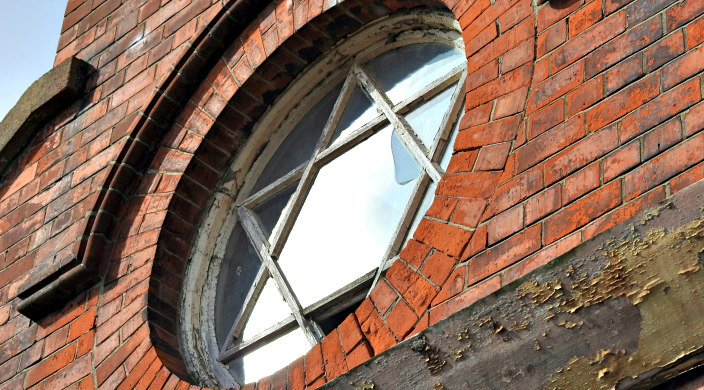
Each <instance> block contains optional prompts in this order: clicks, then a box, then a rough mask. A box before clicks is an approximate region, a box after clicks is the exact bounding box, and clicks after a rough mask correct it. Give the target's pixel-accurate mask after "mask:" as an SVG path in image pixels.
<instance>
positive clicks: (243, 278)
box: [215, 223, 262, 345]
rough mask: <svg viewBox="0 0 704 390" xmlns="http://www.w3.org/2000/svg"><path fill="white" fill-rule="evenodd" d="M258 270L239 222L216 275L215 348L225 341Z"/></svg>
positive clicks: (255, 258) (256, 258)
mask: <svg viewBox="0 0 704 390" xmlns="http://www.w3.org/2000/svg"><path fill="white" fill-rule="evenodd" d="M260 267H262V264H261V261H260V260H259V256H258V255H257V253H256V251H255V250H254V248H252V246H251V245H250V244H249V240H248V239H247V236H246V234H245V232H244V230H243V229H242V226H240V224H239V223H238V224H237V225H236V226H235V228H234V229H233V230H232V234H230V239H229V241H228V244H227V248H226V249H225V257H224V258H223V261H222V266H221V268H220V272H219V274H218V285H217V291H216V294H215V336H216V340H217V342H218V345H223V343H224V342H225V338H226V337H227V334H228V332H229V331H230V328H232V324H234V323H235V319H236V318H237V315H238V314H239V312H238V311H239V309H240V308H241V307H242V306H243V305H244V300H245V298H246V297H247V293H248V292H249V288H250V286H251V285H252V284H253V283H254V279H255V278H256V275H257V273H258V272H259V268H260ZM232 286H242V288H232Z"/></svg>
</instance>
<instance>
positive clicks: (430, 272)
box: [420, 251, 456, 286]
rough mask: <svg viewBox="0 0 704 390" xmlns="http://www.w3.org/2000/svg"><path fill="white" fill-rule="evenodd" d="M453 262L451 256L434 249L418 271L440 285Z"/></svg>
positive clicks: (453, 264)
mask: <svg viewBox="0 0 704 390" xmlns="http://www.w3.org/2000/svg"><path fill="white" fill-rule="evenodd" d="M455 263H456V261H455V259H453V258H452V257H450V256H447V255H445V254H444V253H442V252H437V251H436V252H434V253H433V254H432V255H430V257H429V258H428V260H427V261H426V262H425V264H424V265H423V268H421V270H420V271H421V273H422V274H423V275H425V277H426V278H428V279H429V280H430V281H431V282H433V283H435V285H436V286H442V285H443V283H444V282H445V279H447V276H448V275H449V274H450V271H452V268H453V267H454V266H455Z"/></svg>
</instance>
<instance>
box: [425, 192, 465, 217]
mask: <svg viewBox="0 0 704 390" xmlns="http://www.w3.org/2000/svg"><path fill="white" fill-rule="evenodd" d="M458 201H459V199H457V198H445V197H442V196H436V197H435V200H433V203H432V204H431V205H430V207H429V208H428V211H427V212H426V213H425V215H427V216H429V217H433V218H437V219H442V220H443V221H447V220H448V219H450V215H452V211H453V210H454V209H455V206H456V205H457V202H458Z"/></svg>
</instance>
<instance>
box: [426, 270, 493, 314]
mask: <svg viewBox="0 0 704 390" xmlns="http://www.w3.org/2000/svg"><path fill="white" fill-rule="evenodd" d="M499 288H501V278H499V277H498V276H495V277H493V278H490V279H487V280H485V281H483V282H481V283H478V284H476V285H474V286H472V287H471V288H469V289H468V290H467V291H465V292H463V293H462V294H460V295H458V296H456V297H455V298H453V299H451V300H449V301H447V302H445V303H443V304H441V305H439V306H437V307H435V308H433V309H432V310H431V311H430V324H431V325H433V324H436V323H438V322H439V321H441V320H444V319H445V318H447V317H449V316H451V315H452V314H455V313H457V312H458V311H460V310H462V309H464V308H466V307H469V306H470V305H472V304H474V303H475V302H477V301H478V300H480V299H482V298H484V297H486V296H487V295H489V294H491V293H493V292H495V291H497V290H498V289H499Z"/></svg>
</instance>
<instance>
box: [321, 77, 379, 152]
mask: <svg viewBox="0 0 704 390" xmlns="http://www.w3.org/2000/svg"><path fill="white" fill-rule="evenodd" d="M377 116H379V111H377V108H376V105H375V104H374V102H372V101H371V100H369V98H368V97H367V95H366V94H365V93H364V92H363V91H362V89H361V88H359V86H355V87H354V90H352V94H351V95H350V98H349V100H348V101H347V104H346V105H345V107H344V110H343V111H342V116H341V117H340V121H339V122H338V123H337V127H336V128H335V132H334V133H333V136H332V140H331V141H332V142H335V141H336V140H338V139H340V140H342V139H344V138H345V137H347V135H348V134H349V133H351V132H352V131H354V130H356V129H358V128H360V127H362V126H364V125H365V124H367V123H368V122H369V121H371V120H372V119H374V118H376V117H377Z"/></svg>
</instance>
